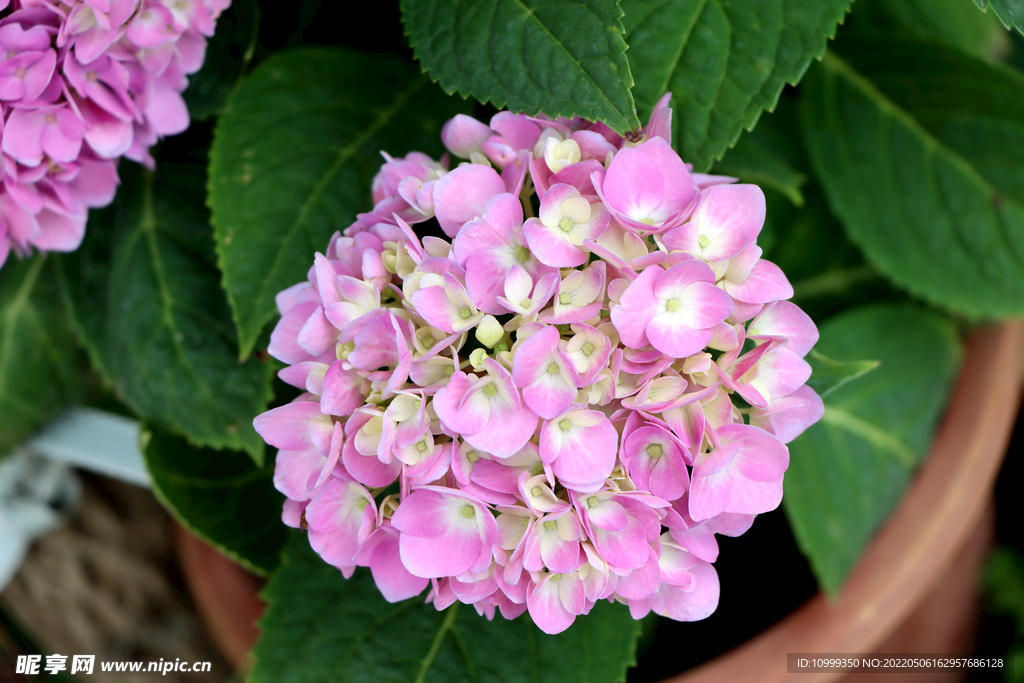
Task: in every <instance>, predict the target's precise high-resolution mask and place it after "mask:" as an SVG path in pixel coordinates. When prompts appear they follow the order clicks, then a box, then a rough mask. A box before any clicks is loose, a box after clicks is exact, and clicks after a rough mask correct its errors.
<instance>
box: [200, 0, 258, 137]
mask: <svg viewBox="0 0 1024 683" xmlns="http://www.w3.org/2000/svg"><path fill="white" fill-rule="evenodd" d="M259 26H260V8H259V5H258V4H257V2H256V0H234V1H233V2H232V3H231V7H229V8H228V9H227V10H226V11H225V12H224V13H223V14H221V15H220V18H219V19H217V31H216V32H215V33H214V34H213V37H212V38H210V42H209V44H208V45H207V46H206V59H205V60H204V61H203V68H202V69H200V70H199V72H198V73H195V74H193V75H191V76H189V77H188V89H187V90H185V92H184V94H183V96H184V98H185V103H186V104H187V105H188V113H189V115H190V116H191V117H192V120H194V121H202V120H204V119H208V118H210V117H211V116H214V115H216V114H218V113H220V110H221V108H222V107H223V106H224V102H225V101H226V100H227V98H228V95H229V94H230V93H231V91H232V90H233V89H234V88H235V87H236V86H237V85H238V82H239V80H240V79H241V78H242V76H243V74H244V73H245V70H246V68H248V66H249V62H250V61H252V57H253V51H254V49H255V47H256V37H257V34H258V32H259Z"/></svg>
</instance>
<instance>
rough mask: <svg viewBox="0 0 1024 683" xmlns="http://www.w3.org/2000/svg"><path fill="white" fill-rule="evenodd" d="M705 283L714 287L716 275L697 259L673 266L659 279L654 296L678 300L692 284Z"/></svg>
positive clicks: (687, 259)
mask: <svg viewBox="0 0 1024 683" xmlns="http://www.w3.org/2000/svg"><path fill="white" fill-rule="evenodd" d="M695 282H704V283H708V284H711V285H713V284H714V283H715V273H714V271H713V270H711V268H710V267H709V266H708V265H707V264H706V263H704V262H703V261H699V260H697V259H695V258H690V257H686V260H684V261H682V262H681V263H677V264H676V265H674V266H672V267H671V268H669V269H668V270H666V271H665V272H664V273H662V274H661V275H660V276H659V277H658V281H657V282H656V283H655V284H654V294H655V296H657V297H658V298H659V299H678V298H679V297H680V296H682V294H683V292H684V291H685V290H686V288H687V287H689V286H690V285H691V284H693V283H695Z"/></svg>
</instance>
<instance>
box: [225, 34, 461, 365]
mask: <svg viewBox="0 0 1024 683" xmlns="http://www.w3.org/2000/svg"><path fill="white" fill-rule="evenodd" d="M458 106H460V103H459V102H458V101H456V100H453V99H452V98H448V97H445V96H444V94H443V93H441V92H440V91H439V90H438V89H437V88H435V87H434V86H432V85H431V84H430V82H429V80H428V79H427V78H426V77H425V76H424V77H420V76H419V75H418V74H417V71H416V69H415V67H413V66H412V65H410V64H407V63H406V62H404V61H401V60H398V59H395V58H389V57H373V56H369V55H364V54H360V53H357V52H352V51H350V50H344V49H340V48H335V49H324V48H301V49H295V50H290V51H287V52H284V53H279V54H277V55H275V56H273V57H271V58H270V59H268V60H267V61H265V62H263V63H262V64H261V65H260V66H259V67H258V68H257V69H255V70H254V71H253V72H252V73H251V74H250V75H249V76H248V77H247V78H246V79H245V81H243V83H242V85H241V86H240V87H239V88H238V90H236V91H235V92H234V93H233V94H232V96H231V97H230V98H229V100H228V103H227V105H226V106H225V108H224V111H223V113H222V114H221V116H220V119H219V121H218V124H217V130H216V134H215V138H214V143H213V148H212V150H211V151H210V179H209V202H210V206H211V207H212V209H213V225H214V236H215V238H216V241H217V254H218V262H219V265H220V268H221V270H222V272H223V285H224V288H225V289H226V290H227V293H228V300H229V301H230V302H231V311H232V316H233V317H234V320H235V325H236V327H237V328H238V338H239V347H240V348H239V352H240V355H241V357H242V358H246V357H248V355H249V353H250V352H251V351H252V349H253V347H254V346H255V344H256V339H257V337H258V336H259V334H260V332H261V330H262V329H263V326H264V325H265V324H266V323H267V321H268V320H270V319H271V318H272V317H273V316H274V315H276V308H275V305H274V296H275V295H276V294H277V293H278V292H279V291H281V290H282V289H285V288H286V287H290V286H291V285H293V284H295V283H296V282H298V281H300V280H302V279H303V278H305V276H306V272H307V271H308V270H309V268H310V266H311V265H312V263H313V254H314V253H315V252H317V251H323V250H324V249H326V248H327V243H328V241H329V240H330V237H331V235H332V234H333V233H334V232H335V231H337V230H344V229H345V228H347V227H348V226H349V225H350V224H351V223H352V221H353V220H354V219H355V216H356V214H357V213H359V212H361V211H369V210H370V209H371V208H372V206H373V205H372V202H371V199H370V181H371V179H372V178H373V175H374V174H375V173H376V172H377V170H378V169H379V168H380V164H381V161H382V159H381V157H380V155H379V153H378V152H379V151H385V152H389V153H391V154H392V155H396V156H397V155H403V154H405V153H407V152H409V151H412V150H413V149H420V150H422V151H424V152H426V153H428V154H429V153H438V152H440V151H441V146H440V144H441V141H440V132H441V125H442V123H443V122H444V119H446V118H448V117H449V116H450V115H452V114H454V113H456V111H457V107H458Z"/></svg>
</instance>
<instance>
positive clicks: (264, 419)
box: [252, 401, 323, 451]
mask: <svg viewBox="0 0 1024 683" xmlns="http://www.w3.org/2000/svg"><path fill="white" fill-rule="evenodd" d="M321 417H323V413H322V412H320V404H319V403H316V402H314V401H295V402H293V403H289V404H287V405H283V406H281V407H279V408H274V409H273V410H268V411H267V412H265V413H263V414H261V415H257V416H256V418H255V419H253V421H252V426H253V428H254V429H255V430H256V431H257V433H259V435H260V436H262V437H263V440H264V441H266V442H267V443H268V444H270V445H271V446H273V447H274V448H280V449H282V450H286V451H300V450H305V449H307V448H310V447H312V446H313V445H314V444H313V442H312V441H311V440H310V438H309V424H310V422H312V421H313V420H315V419H317V418H321Z"/></svg>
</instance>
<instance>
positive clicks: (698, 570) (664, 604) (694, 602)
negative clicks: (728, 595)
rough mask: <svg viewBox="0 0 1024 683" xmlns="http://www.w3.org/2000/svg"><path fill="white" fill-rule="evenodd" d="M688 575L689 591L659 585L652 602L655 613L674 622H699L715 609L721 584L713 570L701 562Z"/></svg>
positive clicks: (667, 585)
mask: <svg viewBox="0 0 1024 683" xmlns="http://www.w3.org/2000/svg"><path fill="white" fill-rule="evenodd" d="M690 573H691V574H692V575H693V584H692V588H691V587H689V586H688V587H687V589H683V588H680V587H678V586H672V585H669V584H662V587H661V589H660V590H659V591H658V594H657V596H656V597H655V599H654V605H653V609H654V611H655V612H656V613H657V614H660V615H661V616H663V617H668V618H670V619H675V620H676V621H700V620H701V619H706V618H708V617H709V616H711V614H713V613H714V611H715V610H716V609H718V599H719V595H720V593H721V585H720V584H719V581H718V572H716V571H715V568H714V567H712V566H711V565H710V564H708V563H707V562H701V563H700V564H698V565H696V566H695V567H693V568H692V569H690Z"/></svg>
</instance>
